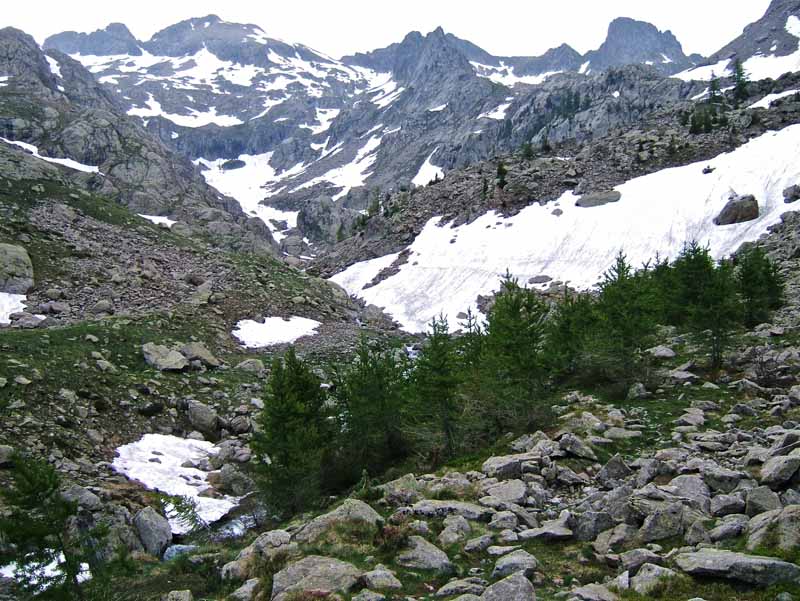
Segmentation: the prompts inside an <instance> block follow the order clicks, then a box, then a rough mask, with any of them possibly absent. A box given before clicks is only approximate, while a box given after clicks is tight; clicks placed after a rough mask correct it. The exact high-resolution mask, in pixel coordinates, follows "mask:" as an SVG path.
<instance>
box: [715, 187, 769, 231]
mask: <svg viewBox="0 0 800 601" xmlns="http://www.w3.org/2000/svg"><path fill="white" fill-rule="evenodd" d="M758 214H759V211H758V201H757V200H756V198H755V196H753V195H752V194H747V195H745V196H735V197H733V198H731V199H730V200H729V201H728V204H726V205H725V206H724V207H723V208H722V211H720V213H719V215H717V216H716V217H715V218H714V224H715V225H732V224H734V223H744V222H746V221H752V220H753V219H758Z"/></svg>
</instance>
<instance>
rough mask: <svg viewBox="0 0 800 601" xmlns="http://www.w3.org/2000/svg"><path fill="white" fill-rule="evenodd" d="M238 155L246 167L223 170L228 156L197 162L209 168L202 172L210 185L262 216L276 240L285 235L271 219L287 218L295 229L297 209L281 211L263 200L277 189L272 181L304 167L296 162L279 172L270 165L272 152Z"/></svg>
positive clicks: (298, 171)
mask: <svg viewBox="0 0 800 601" xmlns="http://www.w3.org/2000/svg"><path fill="white" fill-rule="evenodd" d="M237 158H238V160H240V161H243V162H244V164H245V165H244V167H240V168H239V169H223V168H222V166H223V165H224V164H225V163H226V162H228V159H217V160H215V161H208V160H206V159H197V160H196V161H194V163H195V164H196V165H200V164H202V165H205V166H206V167H208V169H206V170H204V171H203V177H204V178H205V180H206V182H207V183H208V185H210V186H212V187H214V188H216V189H217V190H219V191H220V192H222V193H223V194H225V195H227V196H231V197H233V198H235V199H236V200H237V201H238V202H239V205H240V206H241V207H242V210H243V211H244V212H245V213H247V214H248V215H250V216H252V217H258V218H259V219H261V220H262V221H263V222H264V223H265V224H266V225H267V227H268V228H269V229H270V230H271V231H272V234H273V236H274V237H275V239H276V240H278V241H280V240H281V239H282V238H284V237H285V235H284V234H282V233H281V232H279V231H278V228H277V227H275V225H273V223H272V220H275V221H286V222H287V225H288V226H289V228H293V227H296V226H297V214H298V212H297V211H281V210H278V209H275V208H273V207H269V206H267V205H264V204H261V201H262V200H264V199H265V198H267V197H269V196H271V195H272V194H275V193H276V192H277V191H273V190H272V188H270V187H269V184H277V183H279V182H281V181H283V180H285V179H289V178H291V177H293V176H295V175H297V174H299V173H300V172H302V170H303V165H302V164H300V165H295V167H293V168H292V169H287V170H286V171H283V172H282V173H280V174H277V173H276V172H275V169H274V168H273V167H272V165H270V159H271V158H272V153H271V152H267V153H264V154H242V155H239V156H238V157H237Z"/></svg>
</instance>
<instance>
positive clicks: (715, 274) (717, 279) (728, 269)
mask: <svg viewBox="0 0 800 601" xmlns="http://www.w3.org/2000/svg"><path fill="white" fill-rule="evenodd" d="M740 316H741V305H740V303H739V298H738V296H737V294H736V280H735V277H734V272H733V266H732V265H731V263H730V262H728V261H723V262H721V263H719V265H717V266H716V267H715V268H714V269H713V270H712V271H711V274H710V277H709V278H708V279H707V280H706V281H705V282H704V284H703V288H702V290H701V291H700V299H699V301H698V302H697V303H696V304H694V305H692V307H691V314H690V315H689V325H690V327H691V328H692V330H693V331H694V332H695V334H696V335H698V336H699V337H700V339H701V340H702V341H703V342H704V343H705V344H706V347H707V349H708V353H709V355H710V357H711V368H712V369H719V368H720V366H721V365H722V355H723V352H724V351H725V349H726V348H727V346H728V344H729V343H730V337H731V334H732V333H733V330H734V329H735V327H736V323H737V321H738V319H739V318H740Z"/></svg>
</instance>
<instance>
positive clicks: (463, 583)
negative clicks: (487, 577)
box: [436, 577, 486, 597]
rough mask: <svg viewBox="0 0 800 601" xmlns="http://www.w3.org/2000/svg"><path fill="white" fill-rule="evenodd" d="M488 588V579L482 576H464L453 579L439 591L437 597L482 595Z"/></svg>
mask: <svg viewBox="0 0 800 601" xmlns="http://www.w3.org/2000/svg"><path fill="white" fill-rule="evenodd" d="M485 590H486V581H484V580H483V579H481V578H475V577H472V578H463V579H461V580H451V581H450V582H448V583H447V584H445V585H444V586H443V587H441V588H440V589H439V590H438V591H436V596H437V597H453V596H455V595H475V596H476V597H477V596H479V595H481V594H482V593H483V591H485Z"/></svg>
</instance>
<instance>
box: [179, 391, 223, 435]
mask: <svg viewBox="0 0 800 601" xmlns="http://www.w3.org/2000/svg"><path fill="white" fill-rule="evenodd" d="M187 414H188V417H189V423H190V424H192V427H193V428H195V429H196V430H199V431H200V432H202V433H203V434H209V435H212V436H213V435H215V434H216V433H217V432H218V431H219V416H218V415H217V412H216V411H215V410H214V409H212V408H211V407H209V406H208V405H206V404H205V403H201V402H200V401H195V400H193V399H192V400H190V401H189V402H188V404H187Z"/></svg>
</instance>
